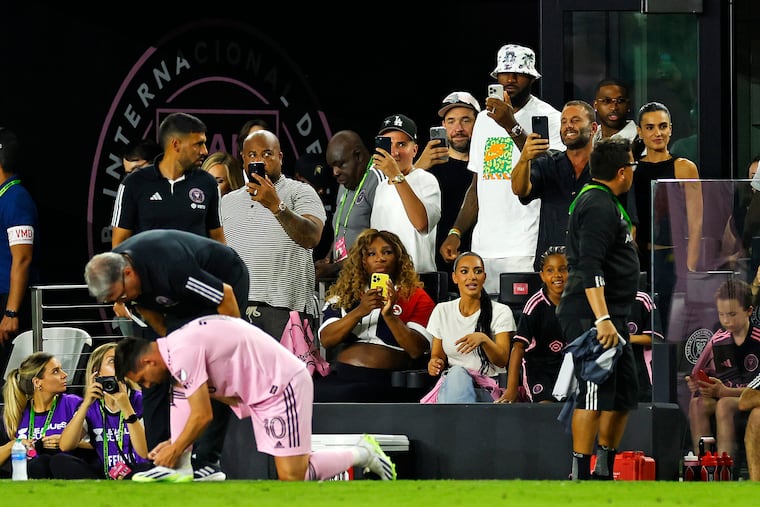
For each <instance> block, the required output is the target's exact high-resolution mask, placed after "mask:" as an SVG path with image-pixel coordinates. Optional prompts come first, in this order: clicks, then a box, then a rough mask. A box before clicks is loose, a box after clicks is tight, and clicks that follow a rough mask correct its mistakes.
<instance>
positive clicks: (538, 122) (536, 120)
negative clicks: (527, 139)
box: [531, 116, 549, 139]
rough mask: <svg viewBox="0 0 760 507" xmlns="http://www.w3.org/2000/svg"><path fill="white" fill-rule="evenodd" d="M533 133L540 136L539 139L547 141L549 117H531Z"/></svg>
mask: <svg viewBox="0 0 760 507" xmlns="http://www.w3.org/2000/svg"><path fill="white" fill-rule="evenodd" d="M531 122H532V127H533V133H534V134H538V135H539V136H541V139H549V117H548V116H533V117H532V118H531Z"/></svg>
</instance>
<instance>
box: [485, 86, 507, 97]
mask: <svg viewBox="0 0 760 507" xmlns="http://www.w3.org/2000/svg"><path fill="white" fill-rule="evenodd" d="M488 96H489V97H493V98H495V99H499V100H504V86H503V85H501V84H499V83H491V84H490V85H488Z"/></svg>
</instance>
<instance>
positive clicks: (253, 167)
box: [248, 162, 267, 185]
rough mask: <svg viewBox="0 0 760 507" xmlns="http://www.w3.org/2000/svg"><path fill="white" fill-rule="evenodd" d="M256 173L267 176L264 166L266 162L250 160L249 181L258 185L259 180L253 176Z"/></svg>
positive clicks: (263, 176)
mask: <svg viewBox="0 0 760 507" xmlns="http://www.w3.org/2000/svg"><path fill="white" fill-rule="evenodd" d="M254 174H258V175H259V176H260V177H262V178H265V177H266V175H267V172H266V169H265V167H264V162H250V163H249V164H248V181H250V182H251V183H253V184H254V185H258V184H259V182H258V181H256V178H254V177H253V175H254Z"/></svg>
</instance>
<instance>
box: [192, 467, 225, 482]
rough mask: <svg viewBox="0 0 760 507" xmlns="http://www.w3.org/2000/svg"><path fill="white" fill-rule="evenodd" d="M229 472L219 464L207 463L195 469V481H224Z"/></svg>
mask: <svg viewBox="0 0 760 507" xmlns="http://www.w3.org/2000/svg"><path fill="white" fill-rule="evenodd" d="M225 479H227V474H225V473H224V472H222V469H221V468H219V466H218V465H205V466H202V467H200V468H196V469H195V470H193V480H194V481H223V480H225Z"/></svg>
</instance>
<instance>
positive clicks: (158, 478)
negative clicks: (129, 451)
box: [132, 466, 193, 482]
mask: <svg viewBox="0 0 760 507" xmlns="http://www.w3.org/2000/svg"><path fill="white" fill-rule="evenodd" d="M132 480H133V481H135V482H192V481H193V472H192V470H191V471H190V472H187V471H186V470H179V469H177V468H168V467H162V466H155V467H153V468H151V469H150V470H146V471H145V472H138V473H136V474H134V475H133V476H132Z"/></svg>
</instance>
